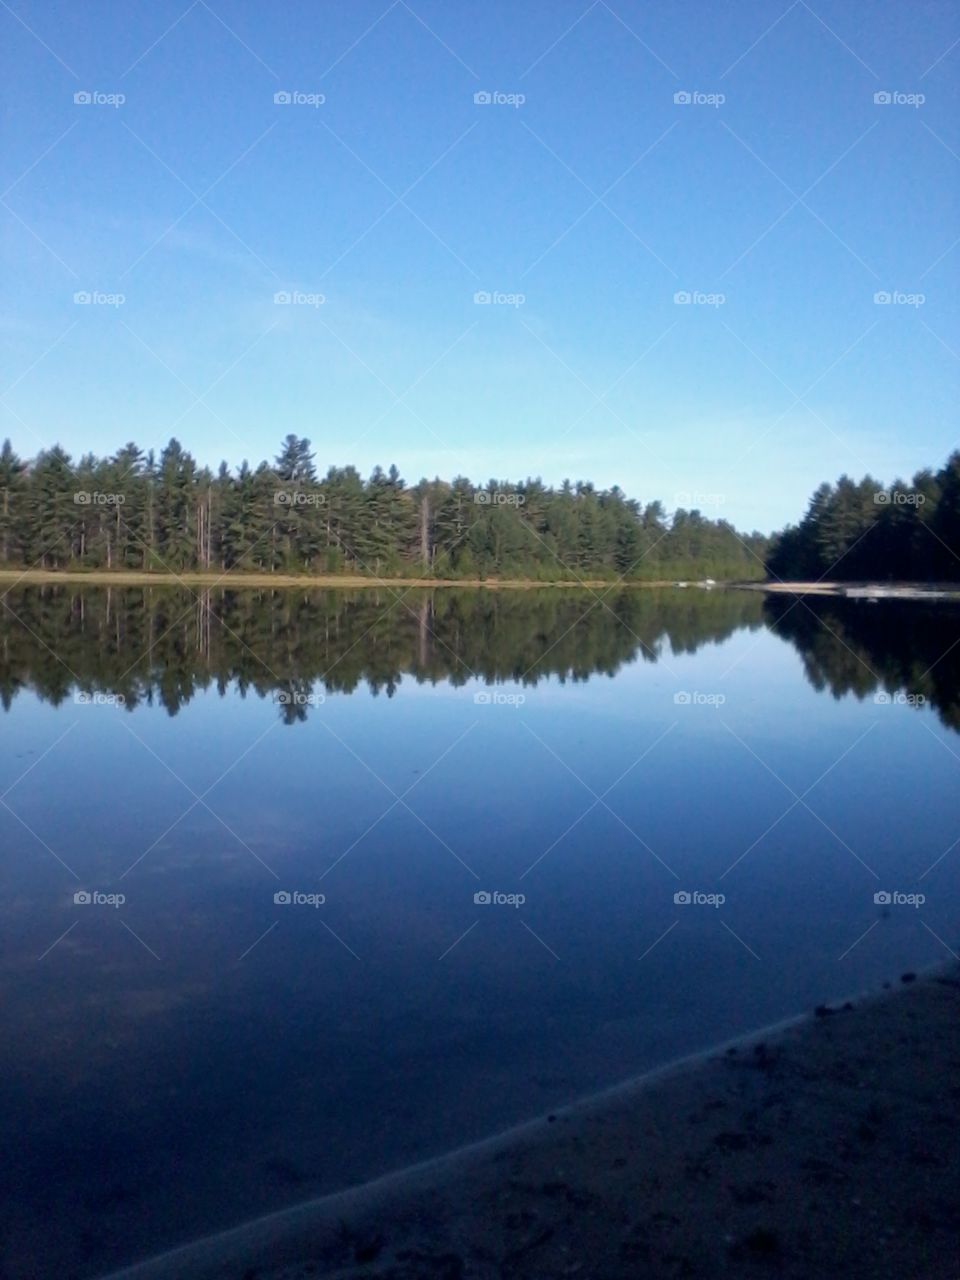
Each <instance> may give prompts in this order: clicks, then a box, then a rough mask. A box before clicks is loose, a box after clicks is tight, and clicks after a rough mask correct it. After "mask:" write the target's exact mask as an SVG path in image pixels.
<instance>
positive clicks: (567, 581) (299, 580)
mask: <svg viewBox="0 0 960 1280" xmlns="http://www.w3.org/2000/svg"><path fill="white" fill-rule="evenodd" d="M8 582H9V583H13V584H16V583H23V585H24V586H42V585H50V586H54V585H56V584H57V583H70V584H76V585H86V586H91V587H109V586H115V587H148V586H156V587H169V586H178V585H179V586H184V587H229V588H231V589H232V588H239V587H317V588H320V587H322V588H328V587H431V588H433V587H474V588H476V587H484V588H487V589H488V590H506V589H510V590H533V589H536V588H537V587H585V588H588V589H590V590H598V589H600V588H602V587H673V586H676V585H677V584H676V582H675V581H674V580H673V579H670V580H664V581H653V580H652V581H649V582H638V581H636V580H627V579H624V580H620V579H616V578H614V579H613V580H612V581H611V580H609V579H604V578H555V579H552V580H545V579H537V578H371V577H365V576H361V575H359V574H354V575H350V574H340V573H328V574H306V573H302V574H294V573H248V572H246V571H242V572H236V571H234V570H229V571H227V572H226V573H194V572H184V573H145V572H141V571H138V570H128V569H110V570H91V572H89V573H78V572H76V571H70V570H63V571H60V570H56V569H0V584H2V583H8ZM683 585H684V586H687V585H689V586H700V585H702V584H700V583H696V582H691V583H689V584H688V583H684V584H683ZM715 585H717V586H723V585H727V584H724V583H717V584H715Z"/></svg>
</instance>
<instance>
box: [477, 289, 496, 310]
mask: <svg viewBox="0 0 960 1280" xmlns="http://www.w3.org/2000/svg"><path fill="white" fill-rule="evenodd" d="M473 300H474V302H475V303H476V304H477V306H480V307H488V306H489V305H490V303H491V302H492V301H493V298H492V296H491V294H490V293H488V292H487V290H486V289H478V290H477V292H476V293H475V294H474V295H473Z"/></svg>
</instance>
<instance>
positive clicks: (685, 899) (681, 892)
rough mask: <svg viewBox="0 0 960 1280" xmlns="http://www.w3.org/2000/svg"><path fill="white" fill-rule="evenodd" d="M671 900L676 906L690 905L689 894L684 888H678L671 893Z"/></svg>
mask: <svg viewBox="0 0 960 1280" xmlns="http://www.w3.org/2000/svg"><path fill="white" fill-rule="evenodd" d="M673 900H674V902H675V903H676V904H677V906H678V907H688V906H689V905H690V894H689V893H688V892H687V890H686V889H678V890H677V892H676V893H675V894H674V895H673Z"/></svg>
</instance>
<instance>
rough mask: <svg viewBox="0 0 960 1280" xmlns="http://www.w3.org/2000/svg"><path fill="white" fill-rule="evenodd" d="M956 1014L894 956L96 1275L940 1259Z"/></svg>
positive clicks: (854, 1273) (948, 1213)
mask: <svg viewBox="0 0 960 1280" xmlns="http://www.w3.org/2000/svg"><path fill="white" fill-rule="evenodd" d="M887 985H888V986H889V985H890V984H887ZM958 1016H960V976H958V969H957V967H956V966H955V965H953V964H951V966H950V967H949V968H948V969H946V968H943V969H939V970H937V971H935V972H931V973H927V974H924V975H921V976H920V978H919V979H915V978H914V975H912V974H907V975H904V976H903V977H902V979H901V981H900V982H898V983H896V985H895V989H892V990H890V991H889V992H883V993H879V994H876V995H873V996H869V997H866V998H864V999H862V1000H861V999H856V1000H853V1001H847V1002H843V1003H839V1002H838V1003H837V1004H835V1005H833V1006H829V1007H828V1006H820V1008H819V1009H817V1010H816V1011H814V1012H813V1013H811V1014H808V1015H805V1016H804V1017H802V1018H799V1019H791V1020H789V1021H787V1022H784V1023H780V1024H778V1025H777V1026H775V1027H772V1028H766V1029H765V1030H764V1031H762V1032H758V1033H756V1034H754V1035H752V1036H750V1037H747V1038H746V1039H742V1040H739V1041H737V1042H731V1043H729V1044H727V1045H722V1046H720V1047H719V1048H717V1049H714V1050H712V1051H711V1052H709V1053H707V1054H701V1055H698V1056H696V1057H694V1058H688V1059H685V1060H683V1061H682V1062H680V1063H674V1064H672V1065H671V1066H668V1067H666V1068H663V1069H661V1070H658V1071H654V1072H652V1073H649V1074H647V1075H645V1076H642V1077H640V1078H638V1079H637V1080H634V1081H631V1082H628V1083H627V1084H625V1085H620V1086H617V1087H616V1088H614V1089H611V1090H607V1091H605V1092H604V1093H602V1094H598V1095H596V1096H594V1097H592V1098H588V1099H585V1100H583V1101H581V1102H579V1103H575V1104H574V1105H573V1106H570V1107H567V1108H565V1109H562V1110H558V1111H557V1112H556V1113H555V1114H551V1115H548V1116H546V1117H542V1118H541V1119H539V1120H536V1121H533V1122H531V1123H528V1124H525V1125H521V1126H519V1127H518V1128H516V1129H512V1130H510V1131H509V1132H507V1133H503V1134H500V1135H498V1136H497V1137H495V1138H491V1139H489V1140H487V1141H486V1142H482V1143H478V1144H474V1145H473V1146H470V1147H467V1148H464V1149H462V1150H461V1151H458V1152H454V1153H453V1154H451V1155H448V1156H443V1157H441V1158H440V1159H436V1160H431V1161H427V1162H425V1163H423V1164H420V1165H417V1166H415V1167H413V1168H412V1169H407V1170H402V1171H400V1172H398V1173H394V1174H390V1175H388V1176H386V1177H384V1178H380V1179H378V1180H377V1181H375V1182H372V1183H369V1184H367V1185H366V1186H363V1187H357V1188H353V1189H351V1190H348V1191H344V1192H341V1193H338V1194H335V1195H331V1196H326V1197H323V1198H322V1199H319V1200H315V1201H311V1202H308V1203H305V1204H302V1205H299V1206H297V1207H295V1208H293V1209H289V1210H286V1211H284V1212H281V1213H277V1214H272V1215H270V1216H268V1217H265V1218H261V1219H258V1220H256V1221H253V1222H250V1223H247V1224H245V1225H244V1226H241V1227H238V1228H236V1229H235V1230H232V1231H228V1232H225V1233H222V1234H220V1235H216V1236H211V1237H209V1238H207V1239H206V1240H202V1241H199V1242H197V1243H195V1244H192V1245H188V1246H186V1247H185V1248H181V1249H176V1250H173V1251H172V1252H169V1253H167V1254H164V1255H162V1256H161V1257H158V1258H155V1259H153V1260H151V1261H148V1262H145V1263H141V1264H139V1265H137V1266H134V1267H130V1268H127V1269H125V1270H123V1271H121V1272H115V1273H113V1275H112V1276H111V1277H109V1278H108V1280H174V1277H177V1278H178V1280H179V1277H184V1276H190V1277H191V1280H237V1278H238V1277H242V1276H250V1277H254V1276H255V1277H257V1280H292V1277H300V1276H308V1275H309V1276H316V1277H323V1276H327V1277H330V1280H333V1277H336V1278H337V1280H361V1277H374V1276H383V1277H389V1278H390V1280H419V1278H421V1277H424V1276H434V1277H438V1278H440V1280H458V1278H460V1277H463V1278H464V1280H466V1278H467V1277H474V1278H476V1280H534V1278H535V1277H536V1278H537V1280H540V1278H543V1277H563V1276H580V1277H583V1280H588V1278H589V1280H594V1278H595V1277H601V1276H602V1277H604V1280H617V1278H621V1277H622V1278H623V1280H626V1278H627V1277H636V1276H637V1275H644V1276H649V1277H651V1280H660V1278H664V1280H665V1278H666V1277H667V1276H671V1277H673V1276H677V1275H684V1276H688V1277H695V1278H696V1277H702V1278H703V1280H708V1278H709V1280H713V1278H714V1277H715V1276H718V1275H728V1276H741V1275H742V1276H748V1275H749V1276H753V1275H757V1274H760V1272H763V1274H768V1271H769V1270H772V1271H775V1273H776V1274H777V1275H778V1276H779V1277H788V1278H790V1280H810V1277H814V1276H817V1277H819V1276H832V1275H843V1276H845V1277H847V1280H866V1278H867V1277H870V1280H875V1278H876V1277H879V1276H889V1277H894V1276H910V1277H912V1280H934V1278H943V1277H947V1276H948V1275H954V1274H955V1271H954V1270H953V1269H952V1266H953V1261H954V1260H955V1258H956V1257H957V1254H958V1239H960V1196H958V1192H957V1188H960V1151H958V1147H957V1143H956V1133H957V1128H958V1123H960V1091H958V1090H957V1088H956V1075H955V1070H956V1057H957V1049H958V1043H957V1030H956V1028H957V1019H958ZM359 1122H361V1123H362V1121H359Z"/></svg>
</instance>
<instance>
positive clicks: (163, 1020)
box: [0, 588, 960, 1280]
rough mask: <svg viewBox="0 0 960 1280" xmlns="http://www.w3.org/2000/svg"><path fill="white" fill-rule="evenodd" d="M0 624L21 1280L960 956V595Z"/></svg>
mask: <svg viewBox="0 0 960 1280" xmlns="http://www.w3.org/2000/svg"><path fill="white" fill-rule="evenodd" d="M3 603H4V606H5V607H4V609H3V611H2V615H0V699H2V705H3V711H2V713H0V733H2V739H0V741H2V748H0V794H2V803H0V842H2V843H0V849H2V860H0V888H2V892H0V948H2V950H0V981H2V1020H3V1034H2V1036H0V1131H2V1132H3V1134H4V1137H5V1142H4V1146H5V1156H4V1160H3V1162H2V1165H0V1182H2V1197H0V1198H2V1207H0V1274H2V1276H3V1277H4V1280H25V1278H27V1277H29V1278H30V1280H37V1278H38V1277H39V1278H45V1277H54V1276H56V1277H64V1276H76V1277H90V1276H96V1275H98V1274H100V1273H101V1272H103V1271H106V1270H109V1269H110V1268H112V1267H115V1266H118V1265H120V1264H122V1263H125V1262H129V1261H133V1260H135V1259H137V1258H140V1257H142V1256H145V1255H147V1254H150V1253H152V1252H155V1251H157V1250H160V1249H162V1248H164V1247H167V1246H170V1245H172V1244H175V1243H178V1242H180V1241H183V1240H185V1239H188V1238H191V1237H195V1236H198V1235H202V1234H205V1233H206V1232H208V1231H211V1230H215V1229H219V1228H223V1227H227V1226H230V1225H232V1224H235V1223H237V1222H239V1221H241V1220H243V1219H244V1218H247V1217H249V1216H252V1215H255V1214H260V1213H264V1212H267V1211H270V1210H273V1209H278V1208H281V1207H283V1206H285V1205H288V1204H291V1203H294V1202H296V1201H298V1200H301V1199H305V1198H308V1197H311V1196H316V1195H319V1194H322V1193H324V1192H327V1191H331V1190H334V1189H337V1188H339V1187H343V1186H345V1185H347V1184H350V1183H355V1182H358V1181H361V1180H364V1179H367V1178H369V1177H371V1176H374V1175H376V1174H378V1173H381V1172H385V1171H386V1170H388V1169H391V1168H396V1167H399V1166H402V1165H404V1164H406V1163H409V1162H411V1161H413V1160H417V1159H421V1158H423V1157H426V1156H428V1155H431V1154H435V1153H439V1152H442V1151H444V1150H446V1149H448V1148H450V1147H453V1146H455V1145H458V1144H460V1143H462V1142H465V1141H468V1140H471V1139H475V1138H479V1137H482V1136H485V1135H487V1134H489V1133H491V1132H492V1131H495V1130H497V1129H500V1128H503V1127H506V1126H508V1125H510V1124H513V1123H515V1122H517V1121H519V1120H522V1119H525V1118H528V1117H531V1116H533V1115H536V1114H539V1113H541V1112H543V1111H545V1110H548V1109H549V1108H551V1107H553V1106H557V1105H559V1104H562V1103H564V1102H567V1101H570V1100H572V1099H574V1098H576V1097H577V1096H578V1095H581V1094H584V1093H586V1092H588V1091H591V1090H594V1089H597V1088H599V1087H602V1086H605V1085H609V1084H612V1083H614V1082H616V1081H617V1080H620V1079H623V1078H625V1077H628V1076H630V1075H633V1074H635V1073H637V1072H640V1071H643V1070H644V1069H646V1068H649V1067H651V1066H654V1065H656V1064H658V1063H661V1062H664V1061H666V1060H669V1059H670V1058H673V1057H676V1056H678V1055H680V1054H684V1053H687V1052H690V1051H693V1050H696V1049H700V1048H705V1047H707V1046H709V1045H711V1044H713V1043H716V1042H718V1041H720V1040H722V1039H724V1038H726V1037H729V1036H732V1035H735V1034H737V1033H740V1032H746V1031H748V1030H750V1029H752V1028H755V1027H757V1026H760V1025H763V1024H765V1023H768V1022H770V1021H773V1020H775V1019H778V1018H781V1017H783V1016H786V1015H789V1014H794V1013H797V1012H801V1011H803V1010H806V1009H809V1008H811V1007H812V1006H813V1005H815V1004H817V1003H819V1002H821V1001H823V1000H828V999H830V998H834V997H837V996H840V995H844V994H847V993H850V992H853V991H856V990H858V989H860V988H863V987H865V986H870V985H874V984H877V983H878V982H880V981H882V980H884V979H891V978H892V979H894V980H895V979H896V978H897V977H898V976H899V974H900V973H901V972H902V971H904V970H906V969H915V968H919V967H921V966H924V965H928V964H931V963H934V962H936V961H938V960H943V959H946V958H948V950H947V947H948V946H949V947H950V948H953V949H954V950H957V949H958V937H957V910H958V906H960V891H958V887H957V865H958V860H960V845H958V844H957V840H958V836H960V824H958V812H960V810H958V805H957V779H958V776H960V772H958V771H960V736H958V730H960V612H958V611H957V610H956V609H954V608H951V607H937V608H935V609H934V608H932V607H928V606H924V605H918V604H899V605H898V604H892V603H890V604H888V603H881V604H875V605H870V604H867V603H853V602H850V603H847V602H841V601H832V600H822V601H819V602H814V601H812V600H808V601H805V602H799V603H798V602H796V601H793V600H791V599H788V598H784V597H779V598H776V599H773V600H771V601H768V602H766V603H765V601H764V598H763V596H762V595H761V594H759V593H754V592H746V591H744V592H734V591H713V592H703V591H699V590H686V591H681V590H677V591H671V592H664V591H654V590H634V591H615V592H612V593H610V594H608V595H605V596H603V597H602V599H601V598H600V597H599V595H598V594H594V593H591V592H582V593H581V592H577V593H574V592H560V591H553V592H547V591H544V592H540V591H529V592H503V593H495V592H486V593H484V592H468V591H461V590H459V589H458V590H447V591H442V592H437V593H433V594H426V593H422V592H419V593H418V592H410V591H408V592H404V591H403V590H402V589H401V590H397V591H386V590H376V591H373V590H370V591H364V592H358V593H349V592H317V593H305V592H302V591H287V592H259V591H244V592H220V591H214V592H212V593H209V594H206V593H201V594H200V595H196V594H194V593H192V592H186V591H172V590H165V589H160V588H150V589H149V590H147V589H143V590H140V589H138V590H123V591H120V590H117V589H111V590H109V591H107V590H105V589H93V588H84V589H77V590H65V589H63V588H58V589H56V590H53V589H38V588H33V589H29V590H24V589H20V588H18V589H14V590H12V591H10V592H8V593H7V595H6V596H5V598H4V601H3ZM877 893H889V894H894V893H898V894H900V895H921V894H922V895H923V896H924V898H925V901H924V902H923V903H922V904H921V905H916V904H915V903H910V902H906V901H896V900H894V901H891V902H890V903H884V902H882V901H880V902H878V901H875V897H874V895H875V894H877ZM677 894H681V895H683V894H687V895H691V897H692V898H693V899H694V900H691V901H689V902H685V901H683V900H677V897H676V895H677ZM77 895H80V898H79V899H78V897H77ZM118 895H119V896H122V901H120V900H119V898H118ZM278 895H279V896H278ZM319 895H322V896H323V901H322V902H321V901H320V898H319ZM477 895H480V897H478V896H477ZM721 895H722V899H721V897H720V896H721ZM84 896H86V897H87V898H89V899H90V900H84ZM487 896H489V897H490V898H491V899H492V900H486V897H487ZM698 898H699V900H698Z"/></svg>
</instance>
